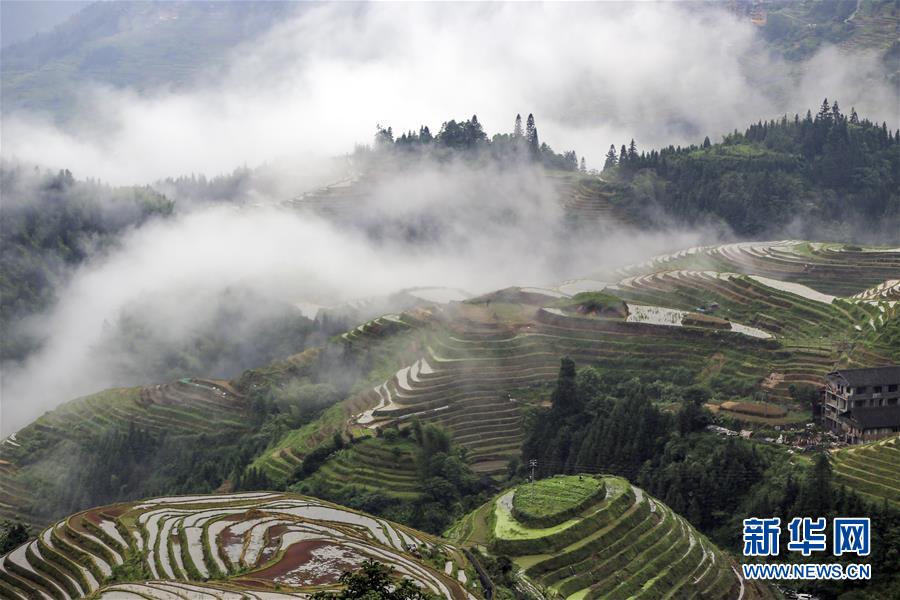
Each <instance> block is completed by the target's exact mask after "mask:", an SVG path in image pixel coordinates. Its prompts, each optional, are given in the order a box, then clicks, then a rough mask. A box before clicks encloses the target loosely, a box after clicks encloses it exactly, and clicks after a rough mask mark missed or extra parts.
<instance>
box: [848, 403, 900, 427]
mask: <svg viewBox="0 0 900 600" xmlns="http://www.w3.org/2000/svg"><path fill="white" fill-rule="evenodd" d="M849 417H850V420H851V421H853V422H854V423H855V424H857V425H859V426H860V428H861V429H875V428H880V427H900V406H877V407H872V408H854V409H853V410H852V411H851V412H850V415H849Z"/></svg>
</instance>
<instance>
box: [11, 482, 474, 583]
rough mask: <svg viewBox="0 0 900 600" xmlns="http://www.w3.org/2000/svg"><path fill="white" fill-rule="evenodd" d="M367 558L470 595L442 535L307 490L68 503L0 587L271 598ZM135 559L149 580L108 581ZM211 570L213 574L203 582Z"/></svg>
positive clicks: (328, 578)
mask: <svg viewBox="0 0 900 600" xmlns="http://www.w3.org/2000/svg"><path fill="white" fill-rule="evenodd" d="M366 559H375V560H378V561H379V562H382V563H384V564H388V565H390V566H392V567H393V568H394V569H395V570H396V572H397V573H398V574H399V575H402V576H404V577H407V578H409V579H412V580H413V581H414V582H416V583H417V584H418V585H421V586H422V587H424V588H425V589H428V590H429V591H431V592H433V593H436V594H438V595H440V596H442V597H444V598H447V599H452V600H467V599H468V598H469V597H470V596H469V592H468V591H467V589H466V588H465V587H464V586H463V585H462V584H461V583H460V581H459V577H454V576H453V574H455V573H456V572H457V571H459V570H463V569H464V568H465V565H466V563H465V558H464V557H463V556H462V555H461V554H460V553H459V552H458V551H457V550H456V548H454V547H452V546H450V545H448V544H446V543H444V542H443V541H441V540H439V539H437V538H434V537H432V536H428V535H426V534H422V533H420V532H417V531H415V530H412V529H409V528H406V527H403V526H400V525H396V524H394V523H390V522H388V521H385V520H382V519H377V518H375V517H370V516H368V515H365V514H362V513H357V512H354V511H350V510H348V509H345V508H342V507H339V506H336V505H332V504H329V503H326V502H322V501H320V500H316V499H313V498H306V497H303V496H296V495H291V494H276V493H267V492H248V493H241V494H227V495H218V496H216V495H211V496H180V497H164V498H155V499H152V500H145V501H142V502H134V503H128V504H118V505H112V506H106V507H101V508H95V509H91V510H88V511H85V512H82V513H78V514H75V515H73V516H71V517H69V518H67V519H65V520H62V521H60V522H58V523H55V524H53V525H52V526H50V527H48V528H47V529H45V530H44V531H43V532H41V534H40V535H39V536H38V537H37V539H36V540H34V541H32V542H29V543H26V544H24V545H22V546H20V547H19V548H17V549H15V550H13V551H12V552H10V553H9V554H7V555H5V556H3V557H0V595H2V597H4V598H10V599H17V600H19V599H21V600H24V599H26V598H44V599H46V598H51V599H59V600H67V599H70V598H82V597H85V596H89V595H91V594H94V593H95V592H98V591H99V592H98V595H99V597H101V598H141V597H143V598H148V597H149V598H197V597H201V598H246V597H250V598H274V597H279V596H277V595H276V594H275V592H276V591H277V592H278V594H283V593H289V594H290V593H309V592H312V591H317V590H321V589H329V588H334V587H335V586H336V585H337V584H338V577H339V576H340V575H341V573H343V572H344V571H347V570H352V569H353V568H354V567H355V566H358V565H359V564H361V563H362V562H363V561H364V560H366ZM427 560H432V561H438V562H440V564H441V565H444V566H445V569H437V568H434V567H431V566H429V564H428V563H427ZM134 561H138V562H140V564H141V567H142V568H143V571H144V573H145V574H146V575H147V576H148V577H147V581H143V582H128V583H125V582H117V581H115V578H116V572H117V567H118V566H119V565H122V564H124V563H133V562H134ZM210 578H212V579H215V580H216V581H215V583H204V582H205V581H206V580H208V579H210ZM201 594H210V596H204V595H201ZM239 594H247V595H239ZM281 597H283V596H281Z"/></svg>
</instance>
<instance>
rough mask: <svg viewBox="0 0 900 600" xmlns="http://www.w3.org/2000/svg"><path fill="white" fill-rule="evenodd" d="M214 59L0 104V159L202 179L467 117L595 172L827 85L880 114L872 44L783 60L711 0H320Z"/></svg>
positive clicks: (818, 93)
mask: <svg viewBox="0 0 900 600" xmlns="http://www.w3.org/2000/svg"><path fill="white" fill-rule="evenodd" d="M228 65H229V66H228V68H226V69H224V71H219V70H215V71H214V72H212V73H209V74H207V75H205V76H203V77H202V78H200V79H198V80H197V81H196V82H194V85H193V86H191V87H189V88H187V89H184V90H181V91H178V92H172V91H170V90H168V89H165V88H161V89H157V90H149V91H142V92H141V93H138V92H135V91H134V90H131V89H128V88H112V87H109V86H103V85H99V84H96V83H92V82H85V84H84V86H83V87H82V88H81V91H80V93H79V95H78V97H77V98H72V99H70V101H71V103H72V104H75V105H77V106H79V107H80V108H79V110H78V111H77V112H78V117H77V118H75V119H70V120H69V121H67V122H68V123H69V124H68V125H67V126H66V127H65V128H63V127H60V126H57V125H54V121H53V115H39V114H27V113H22V112H19V113H16V114H7V115H5V118H4V127H3V134H2V135H3V153H4V154H6V155H14V156H17V157H19V158H20V159H22V160H24V161H28V162H39V163H42V164H46V165H48V166H51V167H54V168H62V167H65V168H69V169H71V170H72V171H73V172H76V173H78V174H80V175H82V176H94V177H100V178H102V179H104V180H107V181H111V182H115V183H148V182H151V181H154V180H156V179H159V178H162V177H166V176H171V175H177V174H183V173H191V172H195V173H207V174H217V173H222V172H226V171H230V170H231V169H233V168H234V167H235V166H238V165H241V164H248V165H250V166H254V165H258V164H260V163H262V162H265V161H267V160H271V159H273V158H275V157H278V156H282V155H288V154H290V155H292V154H294V153H297V152H307V153H308V152H316V153H319V154H323V155H334V154H341V153H344V152H347V151H349V150H351V149H352V147H353V145H354V143H356V142H359V141H361V140H362V141H366V140H367V139H368V138H369V135H370V134H371V133H372V132H373V129H374V126H375V124H376V123H381V124H383V125H385V126H387V125H392V126H394V128H395V129H396V130H398V131H399V130H401V129H408V128H417V127H418V126H419V125H421V124H427V125H429V126H431V127H432V128H434V129H436V128H438V127H439V126H440V123H441V122H442V121H444V120H446V119H449V118H467V117H469V116H471V115H472V114H473V113H477V114H478V115H479V117H480V120H481V121H482V123H484V125H485V128H486V129H487V130H488V131H490V132H494V131H508V130H510V129H511V128H512V120H513V117H514V115H515V113H517V112H521V113H523V114H524V113H528V112H533V113H534V114H535V115H536V117H537V119H538V127H539V131H540V133H541V135H542V138H543V139H544V140H545V141H548V142H549V143H550V144H551V145H552V146H554V147H555V148H556V149H557V150H568V149H573V148H574V149H577V150H578V152H579V153H580V154H585V155H587V157H588V162H589V164H590V165H591V166H600V165H601V162H602V157H603V154H604V153H605V151H606V149H607V148H608V147H609V145H610V144H613V143H614V144H616V145H617V146H618V145H620V144H621V143H623V142H627V140H629V139H631V138H635V139H636V140H637V141H638V143H639V144H640V145H641V146H642V147H645V148H648V147H658V146H661V145H668V144H670V143H672V144H684V143H691V142H698V141H700V140H702V139H703V136H705V135H709V136H710V137H711V138H712V139H717V138H718V137H719V136H721V135H723V134H725V133H727V132H729V131H731V130H732V129H734V128H735V127H738V128H742V127H744V126H745V125H746V124H748V123H749V122H755V121H756V120H758V119H760V118H772V117H776V116H778V115H780V114H782V113H784V112H788V113H793V112H797V111H799V112H802V111H804V110H805V109H806V108H807V107H815V106H818V104H819V103H820V102H821V100H822V98H823V97H826V96H827V97H829V98H832V97H837V98H838V99H839V100H840V101H841V103H842V105H843V106H844V107H845V109H849V107H850V106H851V105H854V106H856V108H857V109H858V110H859V111H860V113H861V114H866V115H869V116H871V117H873V118H876V119H879V120H881V119H895V117H896V115H895V113H896V97H895V94H894V91H893V89H892V88H891V87H890V86H889V85H887V84H886V83H885V82H884V80H883V75H882V67H881V66H880V65H879V62H878V60H877V58H876V57H875V56H874V55H866V54H859V53H856V54H846V53H841V52H838V51H837V50H836V49H835V48H825V49H824V50H822V51H821V52H820V53H819V54H818V55H816V56H815V57H813V58H812V59H811V60H809V61H807V62H805V63H801V64H793V63H786V62H784V61H782V60H779V59H777V58H773V57H771V56H770V55H769V53H768V51H767V50H766V47H765V45H764V44H763V43H762V42H761V40H760V39H759V36H758V33H757V30H755V29H754V28H753V26H752V25H750V24H749V22H747V21H746V19H744V20H738V19H737V18H736V17H734V16H733V15H731V14H730V13H728V12H726V11H725V10H722V9H721V8H720V7H716V6H714V5H702V6H701V5H697V4H695V3H691V4H688V5H678V4H677V3H670V4H658V3H647V4H644V3H640V4H624V3H595V4H556V3H554V4H518V3H516V4H490V5H483V4H471V5H470V4H453V5H436V4H425V5H422V4H414V5H405V4H404V5H398V4H389V3H384V4H382V3H375V4H369V5H357V4H331V5H325V6H314V7H310V8H307V9H305V10H303V11H301V12H299V13H298V14H297V16H296V17H295V18H292V19H288V20H287V21H286V22H284V23H282V24H279V25H277V26H276V27H274V28H273V29H272V30H270V31H269V32H268V33H267V34H266V35H264V36H262V37H261V38H259V39H254V40H252V41H251V42H247V43H245V44H244V45H242V46H241V47H239V48H236V49H235V50H234V53H233V56H232V57H231V59H230V60H229V61H228Z"/></svg>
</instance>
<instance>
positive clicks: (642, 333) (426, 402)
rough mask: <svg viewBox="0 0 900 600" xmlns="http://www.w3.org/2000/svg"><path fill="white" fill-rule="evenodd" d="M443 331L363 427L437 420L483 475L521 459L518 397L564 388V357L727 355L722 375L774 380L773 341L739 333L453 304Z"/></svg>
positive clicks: (438, 323) (614, 363)
mask: <svg viewBox="0 0 900 600" xmlns="http://www.w3.org/2000/svg"><path fill="white" fill-rule="evenodd" d="M543 299H544V300H545V301H546V302H547V303H552V302H554V301H556V300H557V299H556V298H554V297H552V296H544V297H543ZM434 325H435V326H434V327H432V328H430V329H425V328H423V329H422V331H421V332H420V335H421V337H420V344H419V345H420V346H421V347H422V348H423V350H424V351H425V353H424V354H423V355H420V358H418V359H416V360H415V361H413V362H412V363H410V364H408V366H405V367H403V368H402V369H400V370H398V371H397V372H396V373H395V374H394V376H393V377H391V378H390V379H389V380H387V381H385V382H384V383H382V384H381V385H379V386H376V387H375V388H374V389H373V390H372V391H371V392H369V393H368V399H367V402H368V408H367V409H366V410H364V411H361V412H360V413H358V414H357V416H356V421H355V423H356V424H357V425H359V426H365V427H370V428H374V427H379V426H382V425H384V424H385V423H390V422H399V423H401V424H402V423H404V422H406V421H408V420H409V419H411V418H413V417H417V418H419V419H420V420H422V421H426V422H435V423H438V424H440V425H442V426H444V427H446V428H447V429H448V430H449V431H450V432H451V433H452V434H453V438H454V442H455V443H457V444H460V445H461V446H463V447H465V448H467V449H468V451H469V457H470V459H471V460H472V462H473V463H474V467H475V469H476V470H480V471H482V472H493V471H499V470H501V469H503V468H505V462H506V461H507V460H508V459H509V458H510V457H512V456H516V455H517V454H518V452H519V446H520V444H521V441H522V435H523V431H522V409H523V406H524V403H523V402H522V401H520V400H518V399H517V398H516V395H517V390H522V389H524V388H531V387H535V386H544V385H547V384H551V383H552V382H553V381H555V379H556V376H557V373H558V371H559V358H560V357H561V356H565V355H569V356H572V357H573V358H575V360H576V361H577V362H579V364H594V363H600V364H602V365H604V366H606V367H609V368H619V369H624V370H625V371H628V372H635V373H636V374H637V373H642V372H645V371H647V370H653V369H657V368H658V367H659V366H661V365H662V366H675V365H683V366H688V367H689V368H691V370H693V371H695V372H700V371H702V370H703V369H704V368H705V366H706V364H707V362H708V361H709V360H710V357H712V356H713V355H715V354H720V355H724V356H727V357H729V359H730V360H726V361H725V362H724V364H723V366H722V372H723V373H724V374H725V375H726V376H729V377H733V378H734V379H736V380H743V381H744V382H745V383H744V385H746V386H752V385H753V384H754V382H758V381H762V380H763V378H764V377H765V376H766V375H767V374H768V370H767V369H768V367H767V365H768V363H769V362H770V359H767V356H769V355H770V353H771V349H770V348H768V347H767V344H771V343H772V341H771V340H762V339H758V338H755V337H753V336H746V335H742V334H739V333H734V332H731V331H707V330H706V329H704V328H699V327H698V328H689V327H685V328H670V327H658V326H654V325H647V324H643V323H628V322H625V321H624V320H623V319H590V318H585V317H581V316H578V315H575V314H571V315H570V314H565V313H561V312H554V311H553V310H552V309H548V310H542V309H541V307H540V305H537V306H535V305H527V304H509V303H503V304H501V303H484V304H477V303H463V304H456V305H451V306H448V307H445V308H444V309H443V311H442V312H441V313H440V314H439V315H438V316H437V318H436V319H435V322H434ZM751 359H752V360H751Z"/></svg>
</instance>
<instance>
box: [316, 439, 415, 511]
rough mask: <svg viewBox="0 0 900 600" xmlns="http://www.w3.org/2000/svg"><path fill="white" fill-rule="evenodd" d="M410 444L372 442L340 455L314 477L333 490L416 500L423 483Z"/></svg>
mask: <svg viewBox="0 0 900 600" xmlns="http://www.w3.org/2000/svg"><path fill="white" fill-rule="evenodd" d="M413 452H414V449H413V443H412V442H410V441H407V440H398V441H396V442H387V441H385V440H382V439H380V438H369V439H366V440H363V441H361V442H357V443H356V444H353V445H352V446H349V447H347V448H344V449H343V450H341V451H339V452H338V453H337V455H336V456H335V457H334V458H332V459H330V460H329V461H327V462H326V463H325V464H324V465H322V467H321V468H320V469H319V470H318V471H317V472H316V474H315V475H314V476H313V477H314V478H315V479H318V480H321V481H323V482H324V483H326V484H327V485H329V486H332V487H341V486H353V487H355V488H359V489H364V490H366V491H370V492H379V493H382V494H385V495H388V496H392V497H395V498H402V499H406V500H411V499H416V498H418V497H419V496H420V495H421V487H422V486H421V483H420V481H419V476H418V472H417V470H416V463H415V457H414V455H413Z"/></svg>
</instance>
